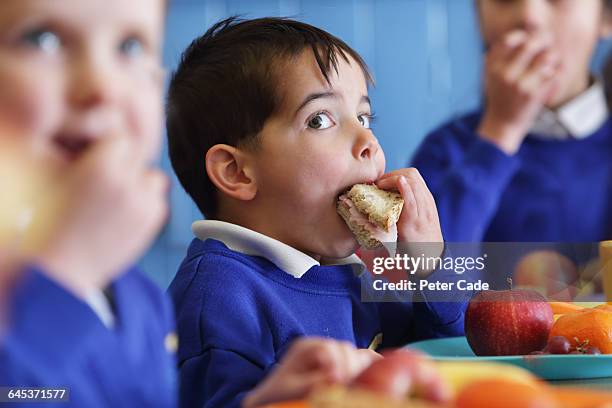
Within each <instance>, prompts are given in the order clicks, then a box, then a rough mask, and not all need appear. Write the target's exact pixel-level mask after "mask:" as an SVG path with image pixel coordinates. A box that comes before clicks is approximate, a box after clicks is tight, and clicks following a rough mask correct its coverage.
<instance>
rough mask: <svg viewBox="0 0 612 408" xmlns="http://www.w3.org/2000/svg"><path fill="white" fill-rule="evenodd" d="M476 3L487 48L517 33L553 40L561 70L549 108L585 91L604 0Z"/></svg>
mask: <svg viewBox="0 0 612 408" xmlns="http://www.w3.org/2000/svg"><path fill="white" fill-rule="evenodd" d="M477 4H478V7H479V12H480V25H481V30H482V34H483V37H484V41H485V44H486V45H487V46H489V45H492V44H493V43H495V42H496V41H499V40H500V39H502V38H503V37H504V36H505V35H506V34H508V33H509V32H511V31H514V30H524V31H526V32H527V33H528V34H531V35H534V36H535V35H541V36H547V37H549V38H550V39H551V40H552V46H551V49H552V50H553V51H554V52H555V53H556V54H557V55H558V56H559V58H560V60H561V68H560V72H559V74H558V76H557V90H556V92H555V94H554V95H553V97H552V99H551V100H550V102H549V105H550V106H552V107H555V106H557V105H559V104H562V103H563V102H565V101H567V100H569V99H571V98H572V97H573V96H575V95H577V94H579V93H580V92H582V91H583V90H584V88H585V87H586V85H587V83H588V82H587V81H588V75H589V64H590V60H591V56H592V54H593V51H594V48H595V46H596V44H597V41H598V39H599V38H600V35H601V34H602V33H603V32H604V28H605V25H606V21H605V19H604V5H603V1H602V0H477Z"/></svg>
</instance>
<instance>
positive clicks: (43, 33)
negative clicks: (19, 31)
mask: <svg viewBox="0 0 612 408" xmlns="http://www.w3.org/2000/svg"><path fill="white" fill-rule="evenodd" d="M21 41H22V42H23V43H25V44H26V45H28V46H29V47H34V48H38V49H40V50H42V51H44V52H49V53H51V52H55V51H57V50H58V49H59V48H60V46H61V45H62V41H61V40H60V37H59V35H57V34H56V33H55V32H53V31H51V30H48V29H36V30H32V31H29V32H27V33H25V34H24V35H23V36H22V37H21Z"/></svg>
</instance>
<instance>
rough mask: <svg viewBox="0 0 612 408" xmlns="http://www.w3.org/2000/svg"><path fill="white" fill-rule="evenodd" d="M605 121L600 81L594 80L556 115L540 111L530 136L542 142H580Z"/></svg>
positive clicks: (603, 93) (548, 110) (604, 106)
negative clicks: (541, 139)
mask: <svg viewBox="0 0 612 408" xmlns="http://www.w3.org/2000/svg"><path fill="white" fill-rule="evenodd" d="M607 119H608V106H607V102H606V96H605V92H604V87H603V84H602V83H601V81H599V80H595V81H594V82H593V85H591V86H590V87H589V88H588V89H587V90H586V91H584V92H583V93H581V94H580V95H578V96H577V97H575V98H574V99H572V100H571V101H569V102H567V103H565V104H564V105H563V106H561V107H560V108H559V109H557V110H556V111H552V110H550V109H547V108H544V109H542V110H541V111H540V113H539V114H538V116H537V117H536V120H535V122H534V124H533V126H532V127H531V130H530V133H532V134H535V135H537V137H538V138H545V139H556V140H566V139H571V138H574V139H584V138H586V137H588V136H590V135H592V134H593V133H595V132H596V131H597V129H599V128H600V127H601V126H602V125H603V124H604V122H605V121H606V120H607Z"/></svg>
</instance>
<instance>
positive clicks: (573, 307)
mask: <svg viewBox="0 0 612 408" xmlns="http://www.w3.org/2000/svg"><path fill="white" fill-rule="evenodd" d="M548 303H549V304H550V308H551V309H552V311H553V314H556V315H557V314H560V315H563V314H566V313H573V312H577V311H578V310H582V309H584V307H583V306H580V305H577V304H575V303H569V302H548Z"/></svg>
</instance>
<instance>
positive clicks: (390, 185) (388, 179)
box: [376, 167, 421, 190]
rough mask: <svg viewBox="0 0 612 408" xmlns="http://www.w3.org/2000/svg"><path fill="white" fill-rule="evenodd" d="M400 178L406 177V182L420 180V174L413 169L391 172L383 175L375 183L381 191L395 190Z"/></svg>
mask: <svg viewBox="0 0 612 408" xmlns="http://www.w3.org/2000/svg"><path fill="white" fill-rule="evenodd" d="M400 176H404V177H406V178H407V179H408V180H418V179H419V178H421V174H420V173H419V171H418V170H417V169H416V168H414V167H409V168H404V169H398V170H393V171H391V172H389V173H386V174H383V175H382V176H381V177H380V179H378V180H377V181H376V185H377V186H378V188H381V189H383V190H392V189H395V190H397V189H398V187H397V183H398V180H399V177H400Z"/></svg>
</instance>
